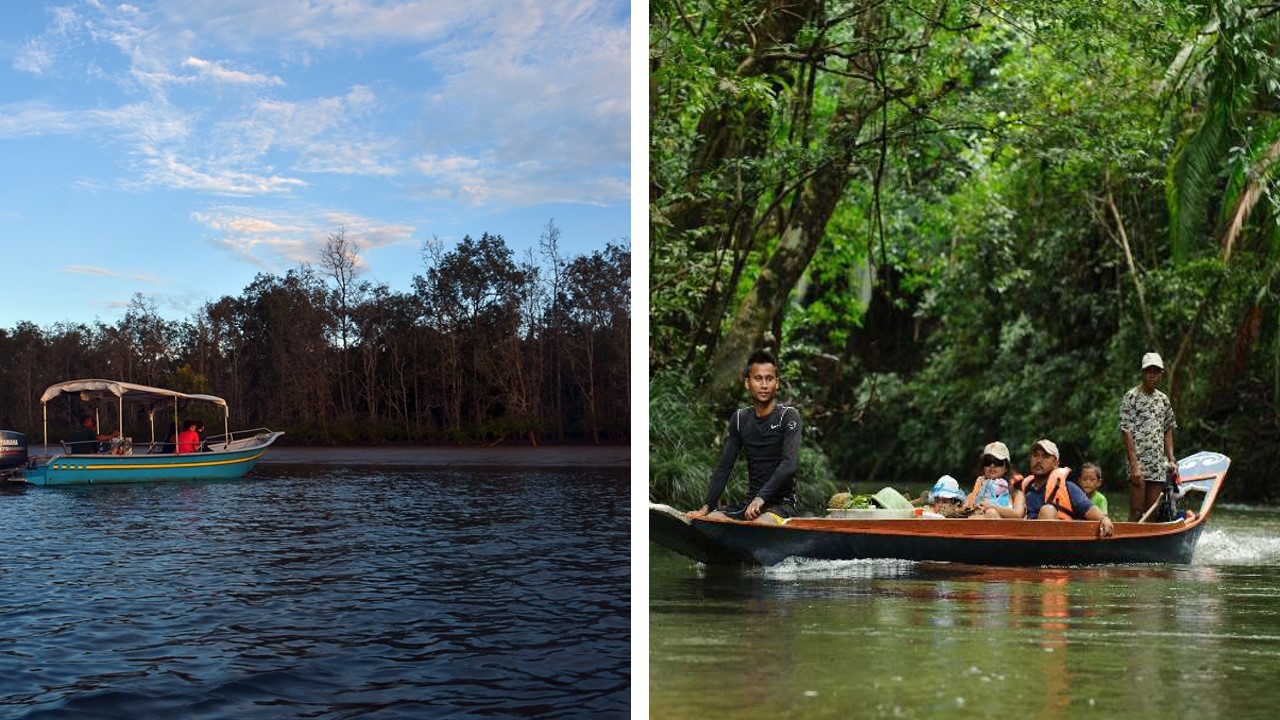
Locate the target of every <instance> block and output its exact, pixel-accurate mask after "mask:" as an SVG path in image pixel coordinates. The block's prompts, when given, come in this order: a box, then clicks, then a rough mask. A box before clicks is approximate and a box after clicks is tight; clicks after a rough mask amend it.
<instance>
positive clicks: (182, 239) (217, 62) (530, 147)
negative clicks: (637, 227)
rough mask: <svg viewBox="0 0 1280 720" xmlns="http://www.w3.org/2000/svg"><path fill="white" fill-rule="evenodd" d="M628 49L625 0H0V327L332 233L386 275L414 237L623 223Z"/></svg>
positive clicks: (626, 226)
mask: <svg viewBox="0 0 1280 720" xmlns="http://www.w3.org/2000/svg"><path fill="white" fill-rule="evenodd" d="M630 42H631V17H630V10H629V2H627V1H625V0H597V1H594V2H592V1H582V0H424V1H422V2H388V1H378V0H311V1H310V2H307V1H305V0H219V1H218V2H209V1H208V0H164V1H163V2H159V1H145V0H135V1H134V2H107V1H105V0H104V1H98V0H65V1H64V2H26V1H24V2H18V3H5V4H4V6H3V9H0V158H2V159H3V162H0V236H2V237H3V239H2V240H0V257H2V258H3V261H2V262H0V272H2V273H3V278H0V328H12V327H13V326H14V325H16V324H17V323H18V322H19V321H23V320H26V321H32V322H35V323H37V324H38V325H41V326H45V327H47V326H50V325H52V324H54V323H57V322H61V321H71V322H84V323H92V322H94V321H96V320H101V321H103V322H106V323H108V324H112V323H114V322H116V321H118V320H119V319H120V318H121V317H123V314H124V312H125V308H126V307H127V305H128V303H129V302H130V300H131V299H132V298H133V297H134V295H135V294H137V293H141V294H142V295H144V296H145V297H146V298H147V299H148V301H149V302H153V303H154V304H155V305H156V307H157V309H158V310H159V312H160V314H161V315H163V316H165V317H168V318H171V319H183V318H188V317H191V316H192V315H193V314H195V313H196V312H198V311H199V310H200V308H201V306H202V305H203V304H204V302H205V301H207V300H216V299H218V298H220V297H222V296H224V295H238V294H240V292H241V291H242V290H243V289H244V287H245V286H247V285H248V284H250V283H251V282H252V280H253V278H254V276H255V275H256V274H258V273H260V272H266V273H272V274H277V275H282V274H284V273H285V272H286V271H288V270H289V269H290V268H294V267H297V266H298V265H299V264H300V263H302V262H310V263H312V264H313V266H315V267H316V268H319V262H318V260H319V251H320V249H321V248H322V247H323V245H324V242H325V240H326V238H328V237H329V236H330V235H331V234H332V233H335V232H337V231H339V230H340V229H345V232H346V236H347V238H348V240H350V241H353V242H354V243H356V245H357V246H358V247H359V248H360V250H361V253H360V262H361V273H362V275H361V277H362V278H363V279H366V280H371V281H376V282H382V283H386V284H387V285H389V286H390V287H391V288H392V289H393V290H400V291H408V290H409V289H410V288H411V280H412V277H413V275H415V274H422V273H423V272H424V269H423V265H422V259H421V253H420V249H421V247H422V243H423V241H424V240H429V239H431V238H433V237H438V238H439V239H441V240H442V241H444V244H445V247H446V249H447V248H449V247H452V246H453V244H455V243H456V242H457V241H459V240H461V239H462V237H463V236H464V235H472V236H474V237H479V236H480V234H482V233H484V232H488V233H491V234H497V235H502V236H503V237H504V238H505V239H506V241H507V244H508V246H510V247H511V248H512V249H513V251H515V254H516V258H517V259H518V260H519V259H523V257H524V253H525V251H526V249H528V248H533V249H535V250H536V248H537V246H538V239H539V236H540V235H541V234H542V233H543V232H544V228H545V226H546V224H547V222H548V221H549V220H552V219H554V221H555V224H556V226H557V227H559V229H560V238H561V249H562V251H563V252H565V253H568V254H580V253H589V252H591V251H593V250H597V249H602V248H603V247H604V245H605V243H606V242H620V241H622V240H625V239H628V238H629V237H630V235H631V231H630V221H631V205H630V200H629V196H630V177H631V153H630V149H629V148H630V139H631V125H630V116H631V101H630V84H631V70H630V65H631V63H630V56H631V52H630Z"/></svg>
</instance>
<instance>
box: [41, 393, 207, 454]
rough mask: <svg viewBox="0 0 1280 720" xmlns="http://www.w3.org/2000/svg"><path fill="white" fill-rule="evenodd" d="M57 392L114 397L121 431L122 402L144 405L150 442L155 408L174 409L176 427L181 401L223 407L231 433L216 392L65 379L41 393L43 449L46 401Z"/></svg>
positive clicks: (84, 398) (46, 437) (46, 432)
mask: <svg viewBox="0 0 1280 720" xmlns="http://www.w3.org/2000/svg"><path fill="white" fill-rule="evenodd" d="M60 395H75V396H77V397H78V398H80V400H82V401H84V402H92V401H94V400H103V399H109V398H115V399H116V400H117V421H118V425H117V427H118V428H120V429H121V430H123V429H124V405H125V403H137V404H143V405H146V406H147V418H148V420H149V421H150V425H151V442H152V443H153V444H154V443H155V441H156V428H155V416H156V411H157V410H158V409H160V407H161V406H162V405H163V406H165V407H166V408H171V409H172V411H173V422H174V425H175V426H176V425H177V423H178V402H179V401H181V400H192V401H195V402H202V403H208V404H210V405H215V406H217V407H220V408H222V423H223V432H224V433H226V434H228V435H229V434H230V428H229V423H230V418H231V411H230V410H229V409H228V408H227V401H226V400H223V399H222V398H220V397H218V396H216V395H201V394H198V393H182V392H178V391H176V390H166V389H164V388H158V387H150V386H148V385H136V384H134V383H127V382H121V381H119V380H98V379H94V380H68V381H67V382H60V383H58V384H56V385H50V386H49V387H48V388H47V389H46V390H45V391H44V394H43V395H41V396H40V406H41V407H42V408H44V444H45V448H46V452H47V448H48V446H49V401H50V400H53V399H54V398H57V397H59V396H60ZM166 412H167V411H166Z"/></svg>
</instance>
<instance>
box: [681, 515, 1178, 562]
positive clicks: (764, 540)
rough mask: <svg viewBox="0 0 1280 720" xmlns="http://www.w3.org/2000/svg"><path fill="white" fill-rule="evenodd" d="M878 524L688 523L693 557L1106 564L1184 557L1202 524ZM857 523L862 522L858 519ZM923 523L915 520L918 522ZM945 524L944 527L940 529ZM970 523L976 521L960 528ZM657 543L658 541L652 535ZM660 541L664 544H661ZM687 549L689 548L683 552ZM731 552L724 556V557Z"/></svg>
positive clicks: (716, 559) (706, 559) (713, 559)
mask: <svg viewBox="0 0 1280 720" xmlns="http://www.w3.org/2000/svg"><path fill="white" fill-rule="evenodd" d="M867 522H873V523H879V524H881V525H882V526H883V525H884V524H890V523H891V524H894V525H899V526H901V527H899V528H896V529H894V531H888V530H886V529H883V528H881V529H874V530H873V529H861V530H860V529H853V528H844V529H839V530H837V529H832V530H821V529H814V528H813V527H812V526H811V525H809V526H795V527H791V526H788V525H776V526H768V525H754V524H749V523H741V522H734V521H720V522H716V521H699V520H694V521H693V523H692V526H691V528H692V529H695V530H696V531H697V532H699V533H701V534H703V535H704V536H705V538H706V539H707V540H710V541H711V543H710V544H711V545H712V546H713V547H714V548H715V550H714V551H713V552H705V551H704V552H703V556H702V557H701V558H696V559H698V560H699V561H700V562H704V563H707V564H726V562H737V563H739V564H748V565H776V564H777V563H779V562H782V561H783V560H786V559H787V558H804V559H812V560H858V559H888V558H892V559H898V560H915V561H944V562H956V563H965V564H971V565H1002V566H1043V565H1108V564H1125V563H1178V564H1185V563H1189V562H1191V557H1192V555H1194V553H1195V549H1196V543H1197V541H1198V540H1199V537H1200V532H1201V530H1202V529H1203V525H1201V524H1199V523H1195V524H1188V523H1187V522H1186V521H1185V520H1183V521H1178V522H1174V523H1163V524H1161V525H1147V526H1144V527H1142V528H1141V529H1142V530H1143V532H1141V533H1139V532H1138V531H1137V530H1136V529H1133V528H1129V527H1126V526H1131V525H1138V523H1119V524H1118V525H1117V532H1118V533H1123V532H1125V531H1130V532H1131V533H1132V534H1127V535H1117V536H1115V537H1111V538H1105V539H1103V538H1098V537H1097V535H1096V533H1097V523H1079V525H1082V526H1086V527H1084V528H1081V529H1086V530H1089V531H1091V533H1090V534H1089V535H1087V536H1081V537H1062V536H1053V535H1050V536H1048V537H1046V536H1034V535H1028V534H1025V533H1021V532H1016V531H1017V530H1021V529H1022V528H1016V527H994V528H992V527H988V528H983V529H982V530H984V532H982V533H977V532H967V533H950V532H943V531H942V530H944V528H937V529H935V528H931V527H929V526H930V525H937V524H938V523H947V524H956V523H964V524H970V523H972V524H975V525H976V524H985V525H997V524H998V525H1001V526H1008V525H1010V524H1011V523H1017V524H1022V523H1034V524H1049V523H1053V524H1055V525H1056V524H1058V522H1057V521H1051V520H1043V521H1027V520H927V519H919V520H882V521H867ZM864 524H865V523H864ZM922 526H923V527H922ZM946 529H950V528H946ZM961 529H962V530H975V529H976V528H961ZM660 542H661V541H660ZM663 544H666V543H663ZM685 554H686V555H688V554H689V553H685ZM729 558H731V559H732V560H728V559H729Z"/></svg>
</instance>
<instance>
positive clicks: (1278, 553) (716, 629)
mask: <svg viewBox="0 0 1280 720" xmlns="http://www.w3.org/2000/svg"><path fill="white" fill-rule="evenodd" d="M954 522H962V521H954ZM650 552H651V556H650V575H649V583H650V585H649V595H650V606H649V697H648V701H649V712H650V717H655V718H659V717H660V718H699V719H705V718H735V720H736V719H738V718H768V719H769V720H776V719H777V718H806V719H809V718H937V717H947V718H1021V717H1029V718H1039V719H1044V718H1085V717H1088V718H1132V719H1133V720H1146V719H1147V718H1196V719H1199V718H1223V719H1224V720H1226V719H1230V720H1240V719H1242V718H1273V717H1276V713H1277V710H1276V708H1277V706H1280V684H1278V683H1276V681H1275V679H1276V677H1278V676H1280V511H1277V510H1276V509H1274V508H1247V507H1222V508H1219V509H1216V510H1215V511H1214V515H1213V517H1212V518H1211V519H1210V524H1209V526H1208V529H1207V530H1206V531H1205V533H1204V534H1203V535H1202V537H1201V539H1200V544H1199V546H1198V548H1197V551H1196V555H1195V558H1194V561H1193V562H1192V564H1190V565H1168V566H1161V565H1131V566H1111V567H1094V568H992V567H978V566H964V565H953V564H948V563H912V562H901V561H849V562H794V561H787V562H784V563H782V564H780V565H778V566H775V567H772V568H767V569H756V570H747V571H740V572H737V571H729V572H720V571H713V572H709V571H706V570H705V569H703V568H700V567H696V566H695V564H694V563H693V562H692V561H689V560H686V559H684V558H682V557H680V556H678V555H675V554H673V553H671V552H669V551H667V550H665V549H663V548H659V547H657V546H654V545H652V544H651V545H650Z"/></svg>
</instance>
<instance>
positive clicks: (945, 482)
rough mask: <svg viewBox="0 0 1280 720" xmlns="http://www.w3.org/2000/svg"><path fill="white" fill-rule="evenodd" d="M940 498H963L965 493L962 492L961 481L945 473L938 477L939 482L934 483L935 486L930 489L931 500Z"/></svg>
mask: <svg viewBox="0 0 1280 720" xmlns="http://www.w3.org/2000/svg"><path fill="white" fill-rule="evenodd" d="M938 498H951V499H953V500H963V499H964V498H965V495H964V493H962V492H960V483H958V482H956V479H955V478H953V477H951V476H950V475H943V476H942V477H940V478H938V482H936V483H934V484H933V488H932V489H930V490H929V502H933V501H935V500H937V499H938Z"/></svg>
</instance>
